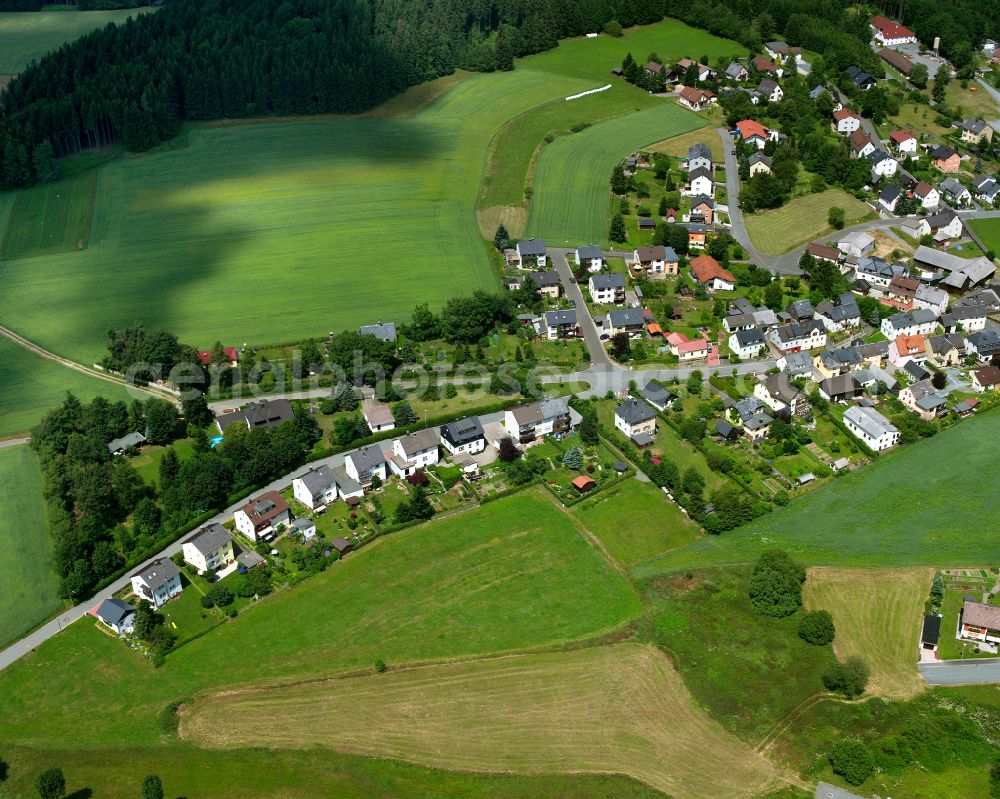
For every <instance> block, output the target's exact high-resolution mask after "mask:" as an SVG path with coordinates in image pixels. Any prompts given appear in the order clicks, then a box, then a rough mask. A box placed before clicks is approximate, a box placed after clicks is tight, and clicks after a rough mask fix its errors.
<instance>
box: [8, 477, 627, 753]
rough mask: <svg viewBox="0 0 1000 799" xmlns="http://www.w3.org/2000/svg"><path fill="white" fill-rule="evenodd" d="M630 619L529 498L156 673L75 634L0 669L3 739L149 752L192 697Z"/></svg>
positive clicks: (278, 604)
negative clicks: (174, 709) (168, 717)
mask: <svg viewBox="0 0 1000 799" xmlns="http://www.w3.org/2000/svg"><path fill="white" fill-rule="evenodd" d="M641 608H642V605H641V602H640V600H639V598H638V596H637V595H636V594H635V592H634V591H633V590H632V589H631V587H630V586H629V585H628V584H627V583H626V581H625V580H624V579H623V578H622V577H621V576H620V575H618V574H617V573H616V572H615V571H614V570H613V569H612V568H611V566H610V565H609V564H608V563H607V561H605V560H604V558H603V557H602V556H601V555H599V554H598V553H597V551H596V550H595V549H594V548H593V547H592V546H591V545H590V544H589V543H588V542H587V541H586V540H585V539H584V537H583V536H582V535H581V534H580V533H579V532H578V531H577V530H576V529H575V528H574V525H573V523H572V521H571V520H570V519H569V518H568V517H567V516H566V514H565V513H563V512H562V511H561V510H558V509H557V508H556V507H555V506H554V505H553V503H552V501H551V500H549V499H546V498H544V497H543V495H542V494H541V493H540V492H539V491H538V490H534V491H531V492H529V493H526V494H519V495H517V496H514V497H510V498H507V499H503V500H499V501H497V502H492V503H490V504H488V505H485V506H484V507H482V508H480V509H477V510H473V511H467V512H465V513H460V514H458V515H456V516H453V517H451V518H448V519H443V520H440V521H436V522H432V523H430V524H426V525H420V526H418V527H414V528H412V529H409V530H405V531H403V532H400V533H396V534H393V535H391V536H387V537H386V538H383V539H380V540H379V541H377V542H375V543H374V544H372V545H370V546H367V547H365V548H364V549H362V550H360V551H358V552H355V553H352V554H351V555H349V556H348V557H347V558H346V559H345V560H344V561H343V562H340V563H337V564H335V565H334V566H332V567H331V568H330V569H328V570H327V571H326V572H324V573H323V574H321V575H318V576H316V577H313V578H310V579H309V580H306V581H305V582H303V583H301V584H300V585H298V586H295V587H294V588H292V589H289V590H284V591H279V592H278V593H277V594H275V595H274V596H272V597H269V598H267V599H266V600H264V601H262V602H261V603H260V604H259V605H255V606H251V607H249V608H247V609H245V610H243V611H241V613H240V615H239V616H238V617H237V618H236V619H235V620H233V621H232V622H229V623H227V624H223V625H222V626H220V627H217V628H215V629H214V630H212V631H211V632H210V633H208V634H207V635H205V636H204V637H202V638H199V639H198V640H196V641H193V642H191V643H188V644H186V645H185V646H183V647H181V648H180V649H179V650H178V651H177V652H175V653H173V654H171V655H170V656H168V658H167V662H166V664H165V665H164V666H163V667H162V668H159V669H154V668H153V666H152V664H151V663H150V662H149V660H147V659H144V658H141V657H139V656H138V655H136V654H135V653H134V652H132V651H130V650H129V649H128V648H126V647H124V646H122V645H121V644H120V643H119V642H117V641H114V640H111V639H109V638H108V637H106V636H104V635H102V634H100V632H98V631H97V630H95V629H94V628H93V626H92V625H90V624H88V623H86V622H80V623H77V624H74V625H72V627H71V628H70V629H69V630H67V631H65V632H63V633H62V634H61V635H59V636H57V637H55V638H53V639H51V640H50V641H47V642H46V643H45V644H44V645H42V646H41V647H39V648H38V650H37V651H36V652H35V653H34V654H33V655H31V656H30V657H27V658H25V659H23V660H21V661H19V662H18V663H15V664H14V665H13V666H11V667H10V668H8V669H5V670H4V671H2V672H0V739H2V740H5V741H18V742H19V743H22V744H25V745H35V746H47V745H51V742H52V741H57V740H64V741H72V742H73V745H74V746H79V747H97V748H100V747H110V748H112V749H118V748H121V747H122V746H126V745H128V746H148V745H153V744H156V743H157V742H158V741H159V740H160V731H159V727H158V725H157V722H156V719H157V715H158V714H159V712H160V711H161V710H162V709H163V707H165V706H166V705H167V704H168V703H169V702H172V701H175V700H179V699H183V698H184V697H188V696H193V695H194V694H196V693H199V692H202V691H213V690H214V691H218V690H222V689H226V688H233V687H238V686H240V685H241V684H242V685H254V684H260V683H262V682H263V683H269V684H270V683H276V682H290V681H295V680H303V679H310V678H316V677H327V676H331V675H336V674H341V673H344V672H345V671H351V670H356V669H370V668H371V667H372V664H373V663H374V662H375V659H376V658H377V657H382V658H384V660H385V662H386V663H388V664H389V665H390V666H397V665H400V664H405V663H413V662H419V661H427V660H441V659H444V658H455V657H469V656H473V655H483V654H494V653H499V652H506V651H512V650H524V649H528V648H532V647H539V646H544V645H552V644H560V643H563V642H566V641H578V640H581V639H586V638H589V637H591V636H603V635H604V634H605V633H609V632H612V631H614V630H616V629H618V628H619V627H620V626H621V625H623V624H624V623H625V622H627V621H628V620H630V619H632V618H634V617H636V616H637V615H638V614H639V613H640V612H641ZM122 686H127V690H123V689H122ZM84 714H85V715H86V718H87V724H86V725H83V726H81V725H80V723H79V719H80V718H81V717H82V715H84Z"/></svg>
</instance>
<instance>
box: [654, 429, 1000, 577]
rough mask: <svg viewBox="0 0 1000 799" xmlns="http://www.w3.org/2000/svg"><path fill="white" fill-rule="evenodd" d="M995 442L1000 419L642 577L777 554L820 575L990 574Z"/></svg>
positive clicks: (675, 557) (665, 561)
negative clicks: (882, 569) (980, 569)
mask: <svg viewBox="0 0 1000 799" xmlns="http://www.w3.org/2000/svg"><path fill="white" fill-rule="evenodd" d="M998 435H1000V414H997V413H990V414H985V415H983V416H978V417H976V418H974V419H969V420H967V421H964V422H962V423H961V424H958V425H955V426H953V427H951V428H949V429H947V430H945V431H944V432H941V433H939V434H938V435H936V436H934V437H933V438H930V439H925V440H923V441H921V442H918V443H916V444H911V445H908V446H907V447H904V448H903V449H901V450H899V451H898V452H896V453H894V454H891V455H889V456H888V457H883V458H880V459H879V460H878V461H876V462H875V463H874V464H871V465H870V466H867V467H865V468H864V469H860V470H857V471H853V472H851V473H850V474H847V475H845V476H844V477H840V478H838V479H837V480H834V481H833V482H831V483H830V484H828V485H826V486H824V487H823V488H821V489H819V490H817V491H813V492H811V493H810V494H809V495H808V496H806V497H803V498H802V499H801V500H796V501H795V502H793V503H792V504H790V505H788V506H787V507H785V508H781V509H780V510H776V511H774V512H773V513H771V514H769V515H767V516H766V517H764V518H762V519H760V520H758V521H757V522H754V523H752V524H750V525H747V526H746V527H742V528H740V529H739V530H736V531H733V532H731V533H725V534H724V535H721V536H712V537H709V538H706V539H702V540H700V541H696V542H695V543H693V544H691V545H690V546H688V547H684V548H683V549H679V550H677V551H675V552H671V553H668V554H667V555H665V556H663V557H662V558H657V559H656V560H654V561H651V562H650V563H647V564H643V565H642V566H639V567H638V568H637V569H636V571H637V572H639V573H642V574H645V575H651V574H656V573H663V572H670V571H674V570H677V569H685V568H689V567H691V566H694V565H705V564H707V563H733V562H746V561H749V560H751V559H753V558H754V557H755V556H756V555H757V554H759V553H760V552H761V551H763V550H765V549H771V548H774V547H781V548H784V549H787V550H788V551H789V552H790V553H792V555H794V556H795V557H796V558H798V559H799V560H801V561H803V562H805V563H807V564H809V565H815V566H933V565H938V566H950V565H954V566H968V565H970V564H977V563H978V564H983V565H986V566H992V565H994V563H993V561H994V560H995V555H996V545H995V535H996V532H995V529H996V527H995V524H994V519H995V513H996V509H995V507H994V503H993V501H992V496H993V491H994V482H995V481H994V479H993V475H994V474H995V472H996V469H997V466H998V463H1000V451H998V450H997V448H996V447H989V446H982V442H983V441H991V440H994V439H995V438H996V437H997V436H998ZM928 464H934V468H933V469H928V468H927V465H928Z"/></svg>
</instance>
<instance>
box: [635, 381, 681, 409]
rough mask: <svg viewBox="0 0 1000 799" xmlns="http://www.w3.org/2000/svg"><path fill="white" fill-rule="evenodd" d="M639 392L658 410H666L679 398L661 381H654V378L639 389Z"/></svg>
mask: <svg viewBox="0 0 1000 799" xmlns="http://www.w3.org/2000/svg"><path fill="white" fill-rule="evenodd" d="M639 393H640V394H641V395H642V398H643V399H644V400H646V402H648V403H649V404H650V405H652V406H653V407H654V408H656V410H658V411H665V410H666V409H667V408H669V407H670V404H671V403H672V402H673V401H674V400H675V399H677V395H676V394H674V393H673V392H672V391H670V389H667V388H664V387H663V386H661V385H660V384H659V383H654V382H653V381H652V380H650V381H649V382H648V383H646V385H644V386H643V387H642V388H641V389H639Z"/></svg>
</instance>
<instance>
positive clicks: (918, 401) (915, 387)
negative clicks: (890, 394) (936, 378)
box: [898, 379, 948, 422]
mask: <svg viewBox="0 0 1000 799" xmlns="http://www.w3.org/2000/svg"><path fill="white" fill-rule="evenodd" d="M898 398H899V401H900V402H902V403H903V405H905V406H906V407H907V408H909V409H910V410H911V411H913V412H914V413H916V414H917V416H919V417H920V418H921V419H923V420H924V421H925V422H929V421H931V420H933V419H935V418H937V417H938V416H942V415H943V414H945V413H946V412H947V410H948V405H947V401H946V399H945V397H944V396H943V395H941V394H939V393H938V390H937V389H936V388H934V385H933V383H931V381H930V379H927V380H920V381H918V382H916V383H911V384H910V385H908V386H906V387H904V388H902V389H900V391H899V395H898Z"/></svg>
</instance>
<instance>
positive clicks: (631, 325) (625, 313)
mask: <svg viewBox="0 0 1000 799" xmlns="http://www.w3.org/2000/svg"><path fill="white" fill-rule="evenodd" d="M645 324H646V317H645V315H644V314H643V312H642V308H612V309H611V310H610V311H608V315H607V316H606V317H605V319H604V330H605V332H606V333H607V334H608V335H609V336H614V335H617V334H618V333H628V334H629V335H630V336H632V337H635V336H639V335H642V331H643V328H644V326H645Z"/></svg>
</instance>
